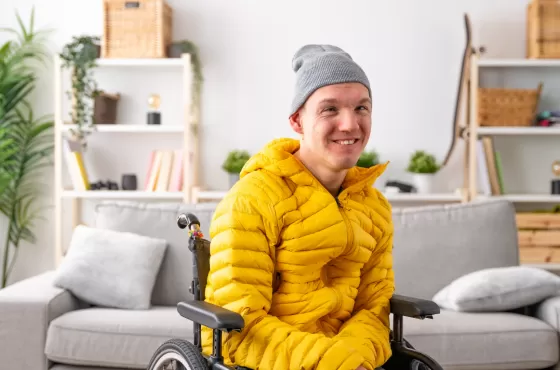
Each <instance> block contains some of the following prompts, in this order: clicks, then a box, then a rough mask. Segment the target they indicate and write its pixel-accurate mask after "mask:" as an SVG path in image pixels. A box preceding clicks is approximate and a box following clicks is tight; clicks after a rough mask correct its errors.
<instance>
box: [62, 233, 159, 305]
mask: <svg viewBox="0 0 560 370" xmlns="http://www.w3.org/2000/svg"><path fill="white" fill-rule="evenodd" d="M166 248H167V242H166V241H165V240H163V239H155V238H150V237H146V236H142V235H137V234H133V233H127V232H119V231H113V230H106V229H97V228H91V227H88V226H83V225H80V226H77V227H76V228H75V229H74V232H73V234H72V240H71V241H70V248H69V250H68V253H67V255H66V257H65V258H64V259H63V261H62V263H61V265H60V267H59V268H58V270H57V273H56V277H55V280H54V284H55V285H56V286H58V287H60V288H63V289H67V290H69V291H70V292H72V294H74V295H75V296H76V297H78V298H80V299H81V300H83V301H84V302H87V303H90V304H93V305H96V306H102V307H113V308H122V309H148V308H150V307H151V301H150V299H151V295H152V290H153V288H154V285H155V282H156V278H157V275H158V272H159V269H160V266H161V263H162V260H163V257H164V255H165V251H166Z"/></svg>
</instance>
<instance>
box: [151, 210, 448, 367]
mask: <svg viewBox="0 0 560 370" xmlns="http://www.w3.org/2000/svg"><path fill="white" fill-rule="evenodd" d="M177 225H178V226H179V228H181V229H185V228H186V229H188V231H189V234H190V236H189V243H188V246H189V250H190V251H191V252H192V253H193V280H192V282H191V287H190V289H189V291H190V293H191V294H193V298H194V299H193V300H189V301H185V302H180V303H179V304H178V305H177V311H178V313H179V314H180V315H181V316H182V317H184V318H186V319H188V320H191V321H192V322H193V332H194V346H193V344H192V343H190V342H186V341H177V340H174V339H172V340H170V341H168V342H166V343H164V344H163V345H162V346H160V348H158V351H156V353H155V355H154V357H153V358H152V362H153V361H154V359H155V358H156V357H157V355H158V352H160V351H163V350H166V351H169V347H170V346H171V347H173V348H177V347H178V346H179V347H182V351H183V352H185V350H187V351H189V352H193V351H194V350H195V349H196V351H197V353H196V354H194V353H188V354H186V355H188V356H187V357H193V356H198V357H199V358H198V359H196V360H197V361H198V360H201V359H200V357H202V358H203V359H204V360H202V361H201V362H203V363H205V364H207V367H205V368H204V369H193V370H236V369H239V370H241V369H246V368H243V367H240V366H234V367H229V366H227V365H226V364H224V358H223V355H222V333H223V332H226V333H229V332H232V331H241V330H242V329H243V327H244V324H245V323H244V320H243V317H242V316H241V315H240V314H238V313H236V312H233V311H230V310H227V309H225V308H223V307H219V306H217V305H214V304H211V303H208V302H205V301H204V289H205V287H206V276H204V274H202V275H201V274H199V271H200V270H202V271H204V270H206V271H208V270H209V257H210V250H209V243H210V242H209V241H207V240H205V239H202V238H201V237H200V222H199V220H198V218H197V217H196V216H195V215H193V214H191V213H186V214H180V215H179V216H178V218H177ZM202 264H205V266H204V265H202ZM390 312H391V313H392V314H393V330H392V332H391V349H392V352H393V354H392V356H391V358H390V359H389V361H387V363H386V364H384V365H383V369H385V370H392V369H399V370H401V369H407V368H410V366H411V363H412V362H413V361H418V362H419V363H420V364H423V365H424V368H426V369H429V370H443V367H442V366H441V365H440V364H438V363H437V362H436V361H435V360H434V359H433V358H431V357H430V356H429V355H427V354H425V353H422V352H419V351H417V350H415V349H414V347H413V346H412V345H411V344H410V343H409V342H408V341H407V340H406V339H405V338H404V336H403V318H404V317H405V316H406V317H412V318H415V319H420V320H423V319H433V315H436V314H439V313H440V309H439V306H438V305H437V304H436V303H434V302H432V301H429V300H425V299H418V298H413V297H407V296H403V295H398V294H394V295H393V297H392V298H391V300H390ZM202 326H206V327H208V328H211V329H212V331H213V344H212V353H211V354H210V355H205V354H204V353H202V343H201V327H202ZM183 356H185V355H183ZM191 360H192V358H191ZM153 370H159V369H153ZM246 370H250V369H246Z"/></svg>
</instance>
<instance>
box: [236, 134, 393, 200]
mask: <svg viewBox="0 0 560 370" xmlns="http://www.w3.org/2000/svg"><path fill="white" fill-rule="evenodd" d="M299 146H300V142H299V140H296V139H291V138H281V139H275V140H273V141H271V142H269V143H268V144H267V145H266V146H265V147H264V148H263V149H262V150H261V151H259V152H258V153H256V154H255V155H253V156H252V157H251V158H250V159H249V161H247V163H246V164H245V166H244V167H243V170H242V171H241V174H240V175H241V177H243V176H245V175H247V174H249V173H251V172H255V171H260V170H266V171H268V172H270V173H273V174H274V175H277V176H279V177H285V178H289V179H291V180H292V181H293V182H294V183H296V184H298V185H314V186H317V187H321V186H322V185H321V184H320V183H319V181H318V180H317V179H316V178H315V176H313V175H312V174H311V172H309V170H307V168H306V167H305V166H304V165H303V163H301V161H300V160H299V159H298V158H296V157H295V156H294V153H295V152H296V151H297V150H298V149H299ZM388 164H389V162H385V163H383V164H377V165H375V166H372V167H369V168H362V167H357V166H354V167H352V168H351V169H350V170H349V171H348V173H347V175H346V178H345V180H344V182H343V184H342V188H343V189H344V190H346V191H349V192H354V191H361V190H362V189H364V188H365V187H372V186H373V184H374V182H375V180H376V179H377V178H378V177H379V176H381V174H383V172H384V171H385V169H386V168H387V165H388Z"/></svg>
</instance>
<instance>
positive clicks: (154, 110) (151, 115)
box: [148, 94, 161, 125]
mask: <svg viewBox="0 0 560 370" xmlns="http://www.w3.org/2000/svg"><path fill="white" fill-rule="evenodd" d="M160 103H161V100H160V97H159V95H158V94H152V95H150V97H149V98H148V104H149V105H150V111H149V112H148V125H161V112H160V111H159V105H160Z"/></svg>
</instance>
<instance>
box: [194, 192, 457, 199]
mask: <svg viewBox="0 0 560 370" xmlns="http://www.w3.org/2000/svg"><path fill="white" fill-rule="evenodd" d="M226 194H227V191H219V190H206V191H199V192H197V195H196V196H197V197H198V199H204V200H220V199H222V198H223V197H224V196H225V195H226ZM385 196H386V197H387V200H389V201H390V202H460V201H461V200H462V197H461V196H460V195H458V194H453V193H442V194H418V193H398V194H394V193H388V194H385Z"/></svg>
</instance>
